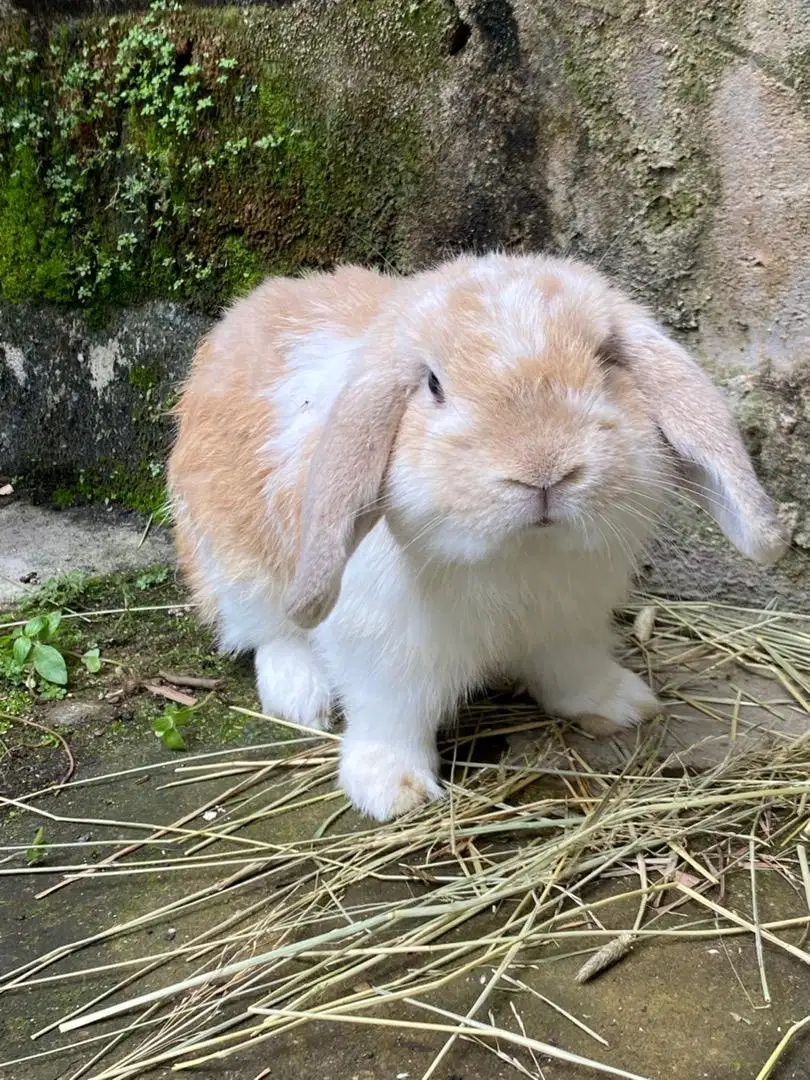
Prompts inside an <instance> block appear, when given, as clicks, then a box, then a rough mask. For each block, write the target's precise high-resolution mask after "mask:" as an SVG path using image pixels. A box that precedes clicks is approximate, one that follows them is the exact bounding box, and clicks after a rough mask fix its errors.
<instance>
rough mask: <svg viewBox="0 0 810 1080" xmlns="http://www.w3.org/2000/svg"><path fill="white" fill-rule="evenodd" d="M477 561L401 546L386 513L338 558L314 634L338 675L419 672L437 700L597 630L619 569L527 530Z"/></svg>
mask: <svg viewBox="0 0 810 1080" xmlns="http://www.w3.org/2000/svg"><path fill="white" fill-rule="evenodd" d="M516 543H517V544H518V545H519V550H513V549H511V548H510V549H509V550H506V551H504V552H503V553H501V554H499V555H497V556H493V557H491V558H489V559H487V560H485V561H482V562H476V563H471V564H467V565H464V564H452V565H448V564H437V563H435V562H431V561H430V559H429V558H428V557H427V556H426V555H422V554H420V553H419V552H418V551H417V550H415V548H413V547H412V548H410V549H406V550H403V549H402V548H400V547H399V546H398V545H397V544H396V542H395V541H394V539H393V537H392V536H391V534H390V532H389V531H388V529H387V527H386V525H385V523H384V522H381V523H380V524H379V525H378V526H377V527H376V528H375V529H374V531H373V532H372V534H371V535H370V536H369V537H367V539H366V540H365V541H364V542H363V544H361V546H360V548H359V549H358V551H357V552H356V553H355V555H354V556H353V558H352V559H351V560H350V562H349V565H348V567H347V570H346V573H345V576H344V581H343V588H342V591H341V597H340V600H339V601H338V604H337V607H336V608H335V610H334V612H333V613H332V615H331V616H330V617H329V618H328V619H327V620H326V622H325V623H324V624H322V626H321V627H319V628H318V629H317V630H316V631H315V632H314V634H313V644H314V645H315V647H316V649H317V651H318V652H319V653H320V654H321V656H322V657H323V659H324V661H325V663H326V665H327V667H328V669H329V670H330V673H331V677H332V682H333V684H334V685H335V686H336V689H338V691H339V687H340V684H341V683H342V682H343V681H344V680H346V679H347V678H348V679H352V678H354V677H356V676H357V675H358V674H359V673H360V672H362V671H366V672H368V673H369V675H372V674H373V675H374V676H375V677H382V678H383V679H384V680H385V681H387V682H388V683H389V684H390V685H396V683H397V682H398V681H400V680H402V681H407V682H409V683H410V682H412V680H413V677H414V675H415V674H416V673H418V672H422V673H423V676H424V679H423V684H424V685H425V687H426V688H428V687H430V688H431V689H430V690H428V689H426V693H432V692H434V691H435V694H436V695H437V697H438V698H440V699H441V705H442V706H443V707H446V708H449V707H452V704H453V703H454V700H456V699H457V698H458V697H459V696H463V695H464V693H466V692H467V691H468V690H470V689H472V688H474V687H476V686H478V685H480V684H481V683H482V682H483V681H484V680H485V679H486V678H487V677H489V676H492V675H496V674H505V675H517V674H519V673H520V671H521V669H522V667H523V666H524V664H525V660H526V658H527V657H528V656H530V654H532V653H533V652H534V651H536V650H540V649H543V648H544V647H546V646H549V645H558V644H560V643H565V642H566V641H572V642H574V641H575V642H578V643H579V642H582V641H588V640H592V641H596V640H601V641H603V640H605V637H606V635H608V634H609V629H608V625H607V624H608V617H607V616H608V613H609V612H610V610H611V608H612V607H613V606H614V605H615V604H617V603H619V602H620V601H621V599H622V596H623V593H624V591H625V588H626V582H627V575H628V567H627V565H626V563H624V562H623V560H622V559H621V557H620V556H618V554H617V553H615V552H605V551H602V552H595V551H591V552H584V551H578V552H572V551H571V550H570V549H568V548H567V547H566V543H565V538H564V537H554V536H552V535H551V534H550V533H549V535H543V536H536V537H529V538H528V540H527V541H525V542H523V543H522V544H519V542H516Z"/></svg>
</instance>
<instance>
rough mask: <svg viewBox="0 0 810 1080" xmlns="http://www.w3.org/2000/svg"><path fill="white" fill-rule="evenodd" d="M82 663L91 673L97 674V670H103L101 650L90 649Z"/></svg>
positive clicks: (83, 657)
mask: <svg viewBox="0 0 810 1080" xmlns="http://www.w3.org/2000/svg"><path fill="white" fill-rule="evenodd" d="M82 663H83V664H84V666H85V667H86V668H87V670H88V671H89V672H90V674H91V675H95V673H96V672H97V671H101V659H100V650H99V649H88V650H87V652H86V653H85V654H84V656H82Z"/></svg>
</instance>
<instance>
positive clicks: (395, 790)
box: [340, 743, 444, 821]
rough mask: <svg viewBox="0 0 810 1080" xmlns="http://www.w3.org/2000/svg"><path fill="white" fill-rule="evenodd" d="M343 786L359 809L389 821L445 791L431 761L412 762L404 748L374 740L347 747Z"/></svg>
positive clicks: (368, 814)
mask: <svg viewBox="0 0 810 1080" xmlns="http://www.w3.org/2000/svg"><path fill="white" fill-rule="evenodd" d="M340 786H341V787H342V788H343V790H344V791H345V792H346V794H347V795H348V796H349V798H350V799H351V801H352V803H353V804H354V805H355V806H356V807H357V809H358V810H360V811H362V813H364V814H366V815H367V816H368V817H371V818H376V820H377V821H389V820H390V819H391V818H395V817H399V816H400V815H401V814H407V812H408V811H409V810H413V809H415V808H416V807H417V806H422V805H424V804H425V803H429V802H433V800H434V799H441V798H442V797H443V795H444V791H443V790H442V788H441V786H440V784H439V782H438V779H437V777H436V773H435V772H434V770H433V769H432V768H430V766H429V765H426V764H424V762H420V761H413V762H409V761H408V759H407V755H405V754H403V753H402V752H401V751H400V752H396V751H395V750H392V749H390V748H389V747H383V746H379V745H378V744H372V743H359V744H357V745H354V746H347V747H345V749H344V752H343V759H342V761H341V764H340Z"/></svg>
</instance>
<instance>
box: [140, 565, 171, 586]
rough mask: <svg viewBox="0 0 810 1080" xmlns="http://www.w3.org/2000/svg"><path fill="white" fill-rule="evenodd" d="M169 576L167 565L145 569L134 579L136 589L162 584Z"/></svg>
mask: <svg viewBox="0 0 810 1080" xmlns="http://www.w3.org/2000/svg"><path fill="white" fill-rule="evenodd" d="M168 577H169V568H168V566H155V567H152V569H150V570H145V571H144V572H143V573H142V574H140V575H139V576H138V577H137V578H136V579H135V588H136V589H141V590H145V589H151V588H154V586H155V585H162V584H163V583H164V581H166V580H167V579H168Z"/></svg>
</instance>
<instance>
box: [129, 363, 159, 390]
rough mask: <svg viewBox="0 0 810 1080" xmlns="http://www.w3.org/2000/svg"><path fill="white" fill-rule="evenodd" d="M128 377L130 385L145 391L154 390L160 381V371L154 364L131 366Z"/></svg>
mask: <svg viewBox="0 0 810 1080" xmlns="http://www.w3.org/2000/svg"><path fill="white" fill-rule="evenodd" d="M128 379H129V385H130V386H133V387H135V389H136V390H142V391H143V392H144V393H147V392H148V391H149V390H154V389H155V387H156V386H158V384H159V383H160V372H159V371H158V370H157V368H156V367H155V366H154V365H148V364H147V365H144V366H142V367H133V368H130V371H129V375H128Z"/></svg>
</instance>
